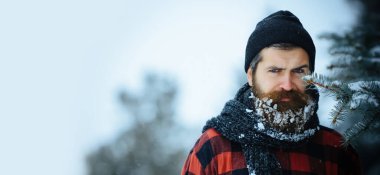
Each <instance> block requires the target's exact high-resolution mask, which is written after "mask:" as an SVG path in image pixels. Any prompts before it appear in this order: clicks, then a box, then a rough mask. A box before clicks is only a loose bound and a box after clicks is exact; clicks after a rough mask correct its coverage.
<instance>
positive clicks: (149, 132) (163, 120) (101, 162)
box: [87, 74, 186, 175]
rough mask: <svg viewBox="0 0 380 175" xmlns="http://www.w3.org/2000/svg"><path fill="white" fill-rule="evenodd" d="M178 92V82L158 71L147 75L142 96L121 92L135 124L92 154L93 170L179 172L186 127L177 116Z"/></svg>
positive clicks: (103, 174)
mask: <svg viewBox="0 0 380 175" xmlns="http://www.w3.org/2000/svg"><path fill="white" fill-rule="evenodd" d="M176 95H177V86H176V84H175V82H173V81H172V80H169V79H168V78H163V77H159V76H156V75H154V74H149V75H147V76H146V78H145V88H144V90H143V91H142V94H141V95H140V96H138V95H135V94H132V93H130V92H128V91H124V92H121V93H120V95H119V97H120V100H121V103H122V104H123V106H124V107H125V108H126V109H127V111H128V112H129V113H130V114H131V116H132V119H133V121H132V122H133V124H132V125H131V127H130V128H129V129H127V130H126V131H125V132H123V133H122V134H121V135H120V136H119V137H118V138H117V139H116V141H115V142H114V143H111V144H109V145H105V146H102V147H101V148H100V149H99V150H97V151H96V152H94V153H92V154H91V155H89V156H88V158H87V164H88V170H89V171H88V172H89V174H90V175H137V174H141V175H154V174H157V175H162V174H168V175H171V174H173V175H174V174H179V173H180V169H181V166H182V163H183V161H184V160H185V158H186V154H185V150H184V148H183V147H181V144H179V143H178V141H179V139H178V137H179V134H180V133H183V129H181V128H180V127H179V126H178V125H177V124H176V122H175V120H174V117H175V109H174V107H175V106H174V104H175V98H176Z"/></svg>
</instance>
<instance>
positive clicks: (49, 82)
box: [0, 0, 357, 175]
mask: <svg viewBox="0 0 380 175" xmlns="http://www.w3.org/2000/svg"><path fill="white" fill-rule="evenodd" d="M280 9H288V10H290V11H292V12H293V13H294V14H296V15H297V16H298V17H299V18H300V19H301V21H302V23H303V24H304V26H305V28H306V29H307V30H308V31H309V32H310V34H311V35H312V37H313V38H314V41H315V43H316V46H317V60H316V64H317V68H316V72H319V73H323V72H324V71H325V70H324V67H325V65H327V64H328V58H329V57H330V56H329V55H328V54H327V47H328V42H326V41H320V40H319V39H318V38H317V36H318V35H319V34H321V33H323V32H341V31H344V30H346V29H348V28H349V26H350V25H351V24H352V23H354V20H355V15H356V14H357V12H356V11H355V10H353V8H352V7H351V6H350V5H348V4H347V3H346V1H344V0H336V1H328V0H320V1H307V2H306V1H302V0H296V1H275V0H272V1H268V0H262V1H253V0H243V1H227V0H192V1H174V0H161V1H153V0H146V1H137V0H134V1H131V0H109V1H90V0H76V1H74V0H65V1H63V0H58V1H43V0H35V1H26V0H15V1H2V2H0V24H1V27H0V106H1V107H0V143H1V146H0V164H1V166H0V174H12V175H22V174H33V175H50V174H54V175H81V174H86V166H85V156H86V155H87V154H88V153H89V152H91V151H93V150H95V149H96V148H97V147H98V146H100V145H101V144H104V143H106V142H109V141H112V139H114V138H115V137H116V136H117V134H118V133H119V132H120V131H122V130H123V129H125V127H126V126H127V125H128V119H127V118H126V116H125V114H124V113H122V112H121V110H120V109H119V108H120V106H118V101H117V99H116V97H117V92H118V91H119V90H120V89H123V88H124V87H127V88H130V89H131V90H135V91H138V89H139V88H140V87H142V84H141V83H142V80H143V76H144V74H145V73H146V72H147V71H148V72H157V73H159V74H164V75H167V76H170V77H172V78H174V79H176V80H177V81H178V84H179V92H180V93H179V97H178V98H179V99H178V104H177V107H178V110H177V112H178V116H179V118H178V121H179V122H182V123H183V124H184V125H185V126H188V127H198V128H199V130H200V129H201V127H202V125H203V124H204V122H205V121H206V120H207V119H209V118H210V117H212V116H216V115H217V114H218V113H219V111H220V110H221V109H222V107H223V105H224V103H225V102H226V101H227V100H228V99H230V98H232V97H233V95H234V93H235V91H236V90H237V88H238V86H237V85H236V82H237V80H236V79H238V77H239V75H240V76H242V75H244V74H243V73H244V72H243V71H244V70H243V62H244V61H243V60H244V52H245V45H246V41H247V39H248V37H249V35H250V33H251V32H252V31H253V29H254V27H255V25H256V23H257V22H258V21H259V20H260V19H262V18H263V17H265V16H267V15H268V14H270V13H272V12H275V11H277V10H280ZM330 101H331V100H330ZM324 103H326V102H324ZM327 104H331V103H330V102H329V103H327ZM329 107H331V106H328V108H327V109H329ZM323 111H324V112H323ZM322 112H323V113H322V114H321V115H320V117H321V118H322V123H325V124H328V121H327V120H326V119H327V113H328V110H322Z"/></svg>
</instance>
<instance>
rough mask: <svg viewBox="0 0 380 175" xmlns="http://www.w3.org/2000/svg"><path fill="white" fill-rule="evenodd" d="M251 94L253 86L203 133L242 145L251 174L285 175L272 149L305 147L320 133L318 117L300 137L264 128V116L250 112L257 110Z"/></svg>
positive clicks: (231, 101)
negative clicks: (214, 133)
mask: <svg viewBox="0 0 380 175" xmlns="http://www.w3.org/2000/svg"><path fill="white" fill-rule="evenodd" d="M251 92H252V91H251V90H250V87H249V85H248V84H245V85H244V86H243V87H242V88H241V89H240V90H239V91H238V93H237V94H236V96H235V98H234V99H233V100H230V101H228V102H227V103H226V105H225V106H224V108H223V110H222V112H221V114H220V115H219V116H217V117H214V118H212V119H210V120H209V121H207V123H206V125H205V126H204V128H203V132H204V131H206V130H207V129H209V128H214V129H216V130H217V131H218V132H220V133H221V134H222V135H223V136H224V137H226V138H227V139H229V140H231V141H233V142H237V143H240V144H241V146H242V150H243V153H244V157H245V159H246V162H247V167H248V170H249V173H250V174H259V175H267V174H268V175H275V174H281V166H280V164H279V162H278V160H277V159H276V157H275V155H274V154H273V153H271V152H270V149H272V148H296V147H299V146H301V145H304V144H305V143H307V142H308V140H309V139H310V138H311V137H312V136H313V135H314V134H315V132H316V131H317V130H318V129H319V127H318V125H319V120H318V117H317V115H316V113H315V112H314V115H312V116H311V117H310V118H309V120H308V121H307V122H306V124H305V128H304V131H303V132H300V133H283V132H279V131H276V130H274V129H272V128H268V127H265V128H264V127H263V126H262V125H263V124H262V123H261V122H260V121H261V119H262V116H259V115H258V114H256V113H255V112H252V111H255V110H254V109H253V110H250V109H252V108H253V104H252V99H251V98H250V96H251V94H252V93H251ZM313 95H314V97H316V98H315V101H316V103H317V102H318V93H317V92H316V93H315V92H314V94H313ZM315 111H317V107H316V109H315Z"/></svg>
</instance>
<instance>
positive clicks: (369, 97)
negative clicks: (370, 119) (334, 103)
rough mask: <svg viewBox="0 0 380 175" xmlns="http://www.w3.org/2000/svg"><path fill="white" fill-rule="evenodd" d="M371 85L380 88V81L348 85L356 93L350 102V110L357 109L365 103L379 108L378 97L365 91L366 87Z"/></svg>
mask: <svg viewBox="0 0 380 175" xmlns="http://www.w3.org/2000/svg"><path fill="white" fill-rule="evenodd" d="M371 83H373V84H376V85H379V86H380V81H358V82H355V83H350V84H348V87H349V88H350V90H352V91H353V92H354V93H353V95H352V97H351V101H350V102H349V105H350V109H352V110H353V109H357V108H358V107H359V106H360V104H361V103H363V102H364V103H369V104H371V105H374V106H376V107H377V106H379V102H378V101H377V100H376V97H375V96H374V95H373V94H372V93H370V92H367V91H366V90H365V89H363V87H366V86H368V85H370V84H371Z"/></svg>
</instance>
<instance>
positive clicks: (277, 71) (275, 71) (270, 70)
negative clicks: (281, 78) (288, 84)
mask: <svg viewBox="0 0 380 175" xmlns="http://www.w3.org/2000/svg"><path fill="white" fill-rule="evenodd" d="M280 71H281V69H269V70H268V72H271V73H279V72H280Z"/></svg>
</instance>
